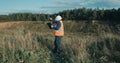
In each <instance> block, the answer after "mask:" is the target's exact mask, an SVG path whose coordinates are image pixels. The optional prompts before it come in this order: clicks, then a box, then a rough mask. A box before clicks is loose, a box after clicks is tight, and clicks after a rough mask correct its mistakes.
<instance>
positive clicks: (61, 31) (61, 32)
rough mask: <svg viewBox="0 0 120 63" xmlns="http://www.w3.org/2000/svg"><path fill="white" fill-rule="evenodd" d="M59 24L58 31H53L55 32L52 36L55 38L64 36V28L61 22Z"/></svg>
mask: <svg viewBox="0 0 120 63" xmlns="http://www.w3.org/2000/svg"><path fill="white" fill-rule="evenodd" d="M60 23H61V26H60V28H59V29H58V30H55V31H54V35H55V36H64V26H63V22H62V21H60Z"/></svg>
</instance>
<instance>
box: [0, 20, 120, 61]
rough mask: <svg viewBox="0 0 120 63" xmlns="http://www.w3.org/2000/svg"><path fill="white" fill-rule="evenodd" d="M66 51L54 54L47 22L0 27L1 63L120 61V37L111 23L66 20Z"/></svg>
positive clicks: (64, 48) (64, 44) (63, 42)
mask: <svg viewBox="0 0 120 63" xmlns="http://www.w3.org/2000/svg"><path fill="white" fill-rule="evenodd" d="M64 25H65V36H64V37H63V40H62V47H63V52H62V53H61V54H54V53H52V49H53V48H54V36H53V35H52V30H50V29H48V27H47V25H46V24H45V23H43V22H22V23H20V24H19V25H18V26H15V27H9V28H1V29H0V41H1V42H0V58H1V59H0V62H1V63H119V62H120V61H119V59H120V49H119V47H120V45H119V43H120V38H119V37H120V36H119V34H113V30H111V28H110V25H108V24H107V23H94V24H92V23H90V22H87V23H86V22H64Z"/></svg>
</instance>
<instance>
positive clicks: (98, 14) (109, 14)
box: [0, 8, 120, 21]
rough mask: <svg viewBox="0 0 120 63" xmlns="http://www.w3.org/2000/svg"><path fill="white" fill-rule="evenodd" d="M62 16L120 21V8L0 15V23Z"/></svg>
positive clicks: (72, 18) (65, 17) (44, 19)
mask: <svg viewBox="0 0 120 63" xmlns="http://www.w3.org/2000/svg"><path fill="white" fill-rule="evenodd" d="M56 15H61V16H62V17H63V19H64V20H78V21H79V20H108V21H109V20H111V21H113V20H114V21H119V20H120V8H118V9H114V8H113V9H86V8H78V9H72V10H64V11H62V12H58V13H55V14H33V13H12V14H9V15H0V21H48V20H49V18H50V17H55V16H56Z"/></svg>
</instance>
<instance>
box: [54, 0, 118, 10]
mask: <svg viewBox="0 0 120 63" xmlns="http://www.w3.org/2000/svg"><path fill="white" fill-rule="evenodd" d="M55 3H56V4H55V5H58V6H64V7H68V8H70V7H78V8H80V7H91V8H97V7H100V8H112V7H120V0H61V1H60V0H56V2H55Z"/></svg>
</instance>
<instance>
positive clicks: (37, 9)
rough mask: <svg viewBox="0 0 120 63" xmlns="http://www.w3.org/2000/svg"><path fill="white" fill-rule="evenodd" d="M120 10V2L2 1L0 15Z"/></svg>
mask: <svg viewBox="0 0 120 63" xmlns="http://www.w3.org/2000/svg"><path fill="white" fill-rule="evenodd" d="M83 7H85V8H104V9H112V8H120V0H0V14H9V13H16V12H32V13H56V12H59V11H62V10H66V9H74V8H83Z"/></svg>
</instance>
